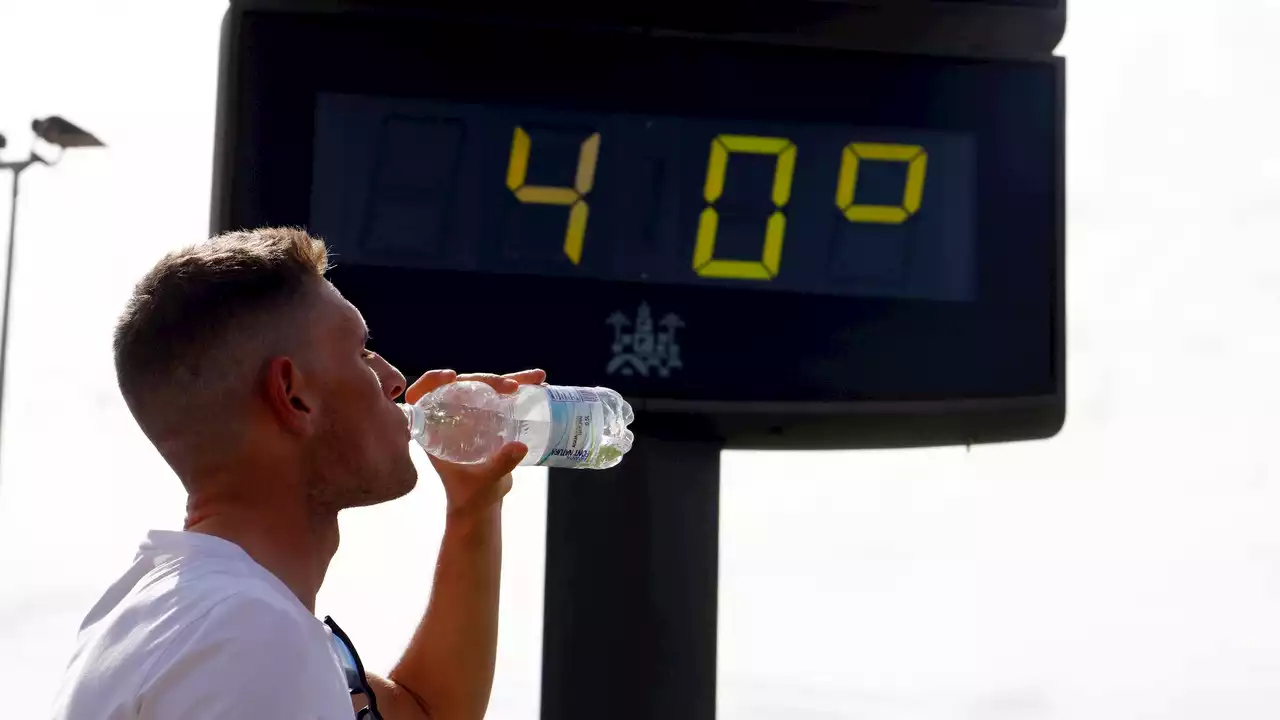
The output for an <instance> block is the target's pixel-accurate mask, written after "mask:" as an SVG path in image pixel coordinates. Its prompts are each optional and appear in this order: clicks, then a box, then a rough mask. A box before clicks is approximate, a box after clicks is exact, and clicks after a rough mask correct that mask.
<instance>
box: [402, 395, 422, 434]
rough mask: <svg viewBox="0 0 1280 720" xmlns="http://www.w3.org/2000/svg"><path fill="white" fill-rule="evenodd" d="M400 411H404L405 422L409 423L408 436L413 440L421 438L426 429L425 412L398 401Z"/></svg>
mask: <svg viewBox="0 0 1280 720" xmlns="http://www.w3.org/2000/svg"><path fill="white" fill-rule="evenodd" d="M400 411H401V412H403V413H404V419H405V422H407V423H409V436H410V437H412V438H413V439H414V440H419V439H421V438H422V435H423V433H424V432H426V429H427V413H426V412H425V411H423V409H422V408H420V407H418V406H417V405H410V404H409V403H400Z"/></svg>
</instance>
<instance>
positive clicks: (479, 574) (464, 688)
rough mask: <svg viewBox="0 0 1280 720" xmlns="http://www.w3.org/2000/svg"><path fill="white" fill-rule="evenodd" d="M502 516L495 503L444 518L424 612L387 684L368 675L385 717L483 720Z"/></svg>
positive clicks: (494, 633)
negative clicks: (478, 510) (470, 513)
mask: <svg viewBox="0 0 1280 720" xmlns="http://www.w3.org/2000/svg"><path fill="white" fill-rule="evenodd" d="M501 512H502V511H501V505H500V504H499V505H494V506H491V507H490V508H488V509H486V510H485V511H484V512H482V513H479V514H477V515H475V516H472V517H460V518H453V517H451V518H449V519H448V520H446V521H445V531H444V538H443V540H441V543H440V556H439V561H438V562H437V564H436V572H435V582H434V584H433V586H432V591H431V601H430V603H429V604H428V606H427V611H426V613H425V615H424V616H423V618H422V621H421V622H420V623H419V624H418V628H417V630H416V631H415V632H414V634H413V639H412V640H410V642H409V646H408V648H407V649H406V650H405V653H404V656H403V657H402V658H401V659H400V662H399V663H397V664H396V666H395V668H394V669H393V670H392V671H391V672H390V673H389V674H388V677H387V679H385V680H384V679H382V678H375V677H373V676H370V677H369V685H370V687H372V688H373V691H374V692H375V693H377V695H378V709H379V710H381V711H382V715H383V716H384V717H385V718H386V720H411V719H420V718H430V720H455V719H458V720H462V719H464V718H467V719H470V718H476V719H479V718H483V717H484V714H485V710H486V709H487V708H488V706H489V695H490V691H491V690H492V687H493V672H494V664H495V661H496V656H497V646H498V584H499V575H500V573H501V568H502V518H501ZM384 698H386V699H385V700H384ZM354 700H356V705H357V707H363V702H362V701H363V698H359V697H357V698H355V699H354Z"/></svg>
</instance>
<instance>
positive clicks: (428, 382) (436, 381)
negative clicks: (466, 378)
mask: <svg viewBox="0 0 1280 720" xmlns="http://www.w3.org/2000/svg"><path fill="white" fill-rule="evenodd" d="M457 377H458V373H456V372H454V371H452V370H428V371H427V372H425V373H423V375H422V377H420V378H418V379H417V380H416V381H414V383H413V384H412V385H410V386H409V389H408V390H406V391H405V393H404V400H405V402H407V403H409V404H411V405H412V404H413V403H416V402H418V400H420V399H421V398H422V396H423V395H426V394H427V393H429V392H431V391H432V390H435V389H436V388H438V387H440V386H441V385H448V384H449V383H451V382H453V381H454V380H456V379H457Z"/></svg>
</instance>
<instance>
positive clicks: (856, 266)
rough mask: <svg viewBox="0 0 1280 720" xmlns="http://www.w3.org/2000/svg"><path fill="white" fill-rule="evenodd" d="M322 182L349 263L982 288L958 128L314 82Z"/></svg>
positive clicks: (968, 171)
mask: <svg viewBox="0 0 1280 720" xmlns="http://www.w3.org/2000/svg"><path fill="white" fill-rule="evenodd" d="M313 177H314V179H313V184H312V197H311V227H312V228H313V229H315V230H316V231H318V232H320V233H322V234H324V235H325V236H327V237H333V238H338V237H343V238H351V239H352V240H354V241H355V242H354V243H352V244H351V250H350V251H349V257H348V260H354V261H359V262H369V263H374V264H387V265H393V266H403V267H420V268H424V269H432V270H455V271H468V272H509V273H529V274H540V275H551V276H560V277H565V278H582V277H591V278H596V279H601V280H609V281H620V282H650V283H679V284H689V285H694V286H704V287H710V286H718V287H723V288H726V289H741V288H743V287H744V286H745V287H751V288H758V289H763V290H781V291H790V292H801V293H824V294H833V295H848V296H867V297H877V296H887V297H914V298H921V299H930V300H939V301H964V300H968V299H971V298H972V293H973V266H972V262H973V222H974V220H973V202H974V195H973V183H974V177H975V176H974V168H973V145H972V141H971V138H970V136H968V135H964V134H960V133H941V132H930V131H925V130H912V129H905V128H900V129H885V128H868V127H857V126H848V125H840V124H829V123H828V124H819V123H769V122H750V121H742V120H729V119H705V118H684V117H675V116H669V115H639V114H622V113H613V114H602V113H593V114H587V113H581V112H564V111H556V110H549V109H546V108H538V107H530V106H525V107H518V106H516V107H511V106H495V105H474V104H469V105H463V104H457V103H452V104H450V103H440V102H430V101H417V100H406V99H387V98H370V97H364V96H359V95H323V96H321V97H320V98H319V100H318V103H317V111H316V129H315V172H314V176H313ZM926 197H927V198H928V200H927V201H926ZM473 208H484V211H483V212H473V211H472V209H473Z"/></svg>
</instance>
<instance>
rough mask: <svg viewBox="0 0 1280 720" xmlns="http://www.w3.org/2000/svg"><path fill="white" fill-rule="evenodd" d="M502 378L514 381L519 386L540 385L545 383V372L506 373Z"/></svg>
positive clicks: (522, 371)
mask: <svg viewBox="0 0 1280 720" xmlns="http://www.w3.org/2000/svg"><path fill="white" fill-rule="evenodd" d="M503 377H505V378H510V379H512V380H515V381H516V382H518V383H520V384H521V385H541V384H542V383H544V382H546V381H547V371H546V370H521V371H520V372H513V373H507V374H506V375H503Z"/></svg>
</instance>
